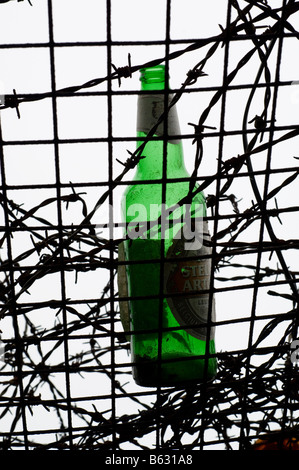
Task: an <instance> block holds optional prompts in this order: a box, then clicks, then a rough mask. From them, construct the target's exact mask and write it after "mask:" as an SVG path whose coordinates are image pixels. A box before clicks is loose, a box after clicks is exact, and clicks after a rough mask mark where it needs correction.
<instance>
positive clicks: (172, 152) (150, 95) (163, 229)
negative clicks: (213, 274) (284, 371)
mask: <svg viewBox="0 0 299 470" xmlns="http://www.w3.org/2000/svg"><path fill="white" fill-rule="evenodd" d="M140 80H141V90H143V91H144V92H145V93H144V94H140V95H139V96H138V111H137V146H138V148H140V146H141V145H142V144H144V142H145V141H146V144H145V146H144V148H143V149H142V157H143V158H141V159H140V160H139V163H138V166H137V170H136V174H135V177H134V180H133V181H136V184H131V185H130V186H128V187H127V189H126V191H125V193H124V196H123V200H122V213H123V219H124V221H125V222H126V237H127V240H126V241H125V242H124V245H123V247H122V249H123V259H124V260H125V261H126V263H127V264H126V282H127V285H126V289H125V290H126V292H127V294H128V295H129V297H130V301H129V304H127V308H128V311H129V316H130V318H129V323H127V326H128V325H129V326H130V329H131V332H132V333H131V334H130V338H131V355H132V363H133V365H132V367H133V377H134V379H135V381H136V383H137V384H139V385H142V386H153V387H154V386H157V385H158V384H159V385H161V386H171V385H175V384H178V383H185V382H188V381H190V380H192V381H202V380H209V379H211V378H213V377H214V376H215V375H216V368H217V363H216V358H215V356H207V355H206V354H207V353H209V354H214V353H215V345H214V327H211V325H209V326H208V327H207V326H201V325H204V324H205V325H207V322H208V312H209V311H211V314H210V315H209V318H212V320H214V319H215V318H214V316H215V307H214V300H213V299H212V300H211V301H210V294H209V292H207V290H208V289H209V287H210V286H209V279H210V269H211V258H210V257H209V255H210V253H211V249H210V248H209V247H207V246H206V245H205V244H203V243H200V237H197V238H196V233H197V232H196V230H195V229H194V227H195V225H196V227H201V229H200V230H201V232H202V231H203V238H204V239H206V238H208V231H207V222H205V221H203V223H202V224H201V221H202V219H203V220H204V217H205V215H206V206H205V198H204V195H203V193H198V194H197V195H196V197H194V198H193V199H192V201H189V202H187V203H184V204H182V203H181V204H178V203H179V201H182V199H183V198H184V197H186V195H187V194H188V191H189V180H190V175H189V174H188V172H187V171H186V168H185V165H184V158H183V148H182V142H181V140H180V139H179V135H180V128H179V122H178V116H177V111H176V107H175V106H171V107H170V110H169V112H168V113H167V119H166V121H165V120H164V119H163V120H162V122H161V123H160V124H159V125H158V126H157V123H158V119H159V118H160V116H161V115H162V113H163V112H164V103H165V96H167V95H168V92H165V67H164V66H162V65H159V66H156V67H149V68H145V69H142V70H141V76H140ZM168 99H169V100H171V95H170V94H169V96H168ZM165 122H167V124H168V127H167V144H166V145H165V143H164V142H165V139H166V138H165V135H166V134H165V128H166V125H165ZM154 126H156V129H155V133H154V135H153V136H152V137H151V138H150V139H149V140H147V139H148V133H149V132H150V131H151V130H152V129H153V128H154ZM172 136H173V137H172ZM138 139H139V140H138ZM145 139H146V140H145ZM165 158H166V162H165V161H164V159H165ZM163 161H164V163H163ZM165 176H166V177H167V179H166V182H165V183H163V181H165ZM163 177H164V178H163ZM172 180H173V181H172ZM163 184H164V187H163ZM195 220H196V221H197V222H198V223H197V222H196V224H194V221H195ZM200 230H198V233H199V232H200ZM192 237H193V238H192ZM122 285H123V283H122ZM201 291H203V292H201ZM122 292H124V289H122ZM209 305H210V306H209ZM120 306H121V312H124V310H125V303H122V302H120ZM209 309H210V310H209ZM204 355H206V356H205V357H204Z"/></svg>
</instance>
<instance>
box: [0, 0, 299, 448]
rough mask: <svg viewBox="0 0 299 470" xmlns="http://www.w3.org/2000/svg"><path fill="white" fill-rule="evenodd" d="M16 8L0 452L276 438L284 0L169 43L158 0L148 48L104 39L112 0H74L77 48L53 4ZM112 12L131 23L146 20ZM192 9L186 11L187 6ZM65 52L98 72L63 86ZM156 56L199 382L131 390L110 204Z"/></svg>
mask: <svg viewBox="0 0 299 470" xmlns="http://www.w3.org/2000/svg"><path fill="white" fill-rule="evenodd" d="M1 3H3V2H1ZM29 3H30V4H31V5H29V4H28V3H27V2H26V4H25V2H24V4H23V3H21V4H19V3H15V2H6V3H5V4H3V5H2V4H1V5H0V10H1V9H3V15H4V16H5V15H6V16H5V18H7V19H8V20H9V18H12V17H14V18H15V15H16V14H17V13H16V12H17V9H19V11H20V9H21V8H22V9H23V10H22V11H25V8H26V15H28V18H29V17H30V16H32V15H33V18H34V19H35V18H37V17H38V15H40V16H39V18H40V20H41V21H44V22H43V23H42V25H43V31H42V32H40V33H39V34H38V33H37V39H36V40H34V39H33V40H32V41H31V42H28V41H26V40H25V39H23V40H21V42H20V43H18V42H17V41H16V40H15V38H14V34H12V38H9V39H8V40H6V39H5V38H3V37H2V39H1V41H2V44H1V45H0V58H1V63H2V64H3V63H4V64H6V67H5V66H4V67H3V76H2V77H0V78H1V80H3V82H4V83H5V85H7V87H8V88H9V89H7V88H6V89H5V90H4V91H3V94H2V100H1V105H0V108H1V130H0V140H1V199H0V201H1V219H0V220H1V227H0V230H1V232H0V240H1V245H0V246H1V284H0V292H1V298H0V302H1V317H0V318H1V324H0V329H1V345H2V355H1V364H0V366H1V367H0V374H1V394H0V418H1V419H0V423H1V426H0V435H1V446H2V449H30V450H33V449H44V450H47V449H49V450H50V449H59V450H64V449H80V450H100V451H104V450H129V451H130V450H154V449H156V450H157V449H158V450H163V449H164V450H167V451H170V450H180V451H188V452H189V451H192V450H194V451H197V450H205V449H233V450H238V449H254V448H255V447H254V445H256V444H255V443H256V441H257V440H258V439H261V440H265V442H267V443H268V445H270V444H269V443H270V442H271V443H272V444H271V445H274V444H273V442H275V443H276V445H277V446H279V445H282V444H283V443H285V442H288V443H289V444H290V445H291V448H293V447H294V446H295V445H296V442H297V440H296V439H297V436H298V422H297V420H298V368H297V363H298V356H297V348H298V344H297V341H296V340H297V334H298V333H297V328H298V320H297V313H298V289H297V283H298V259H299V258H298V252H297V249H298V223H297V222H296V220H297V216H298V204H297V203H296V196H297V194H298V180H297V176H298V166H297V161H298V156H297V155H296V148H297V144H298V136H299V128H298V122H297V114H296V107H297V106H298V103H297V86H298V85H297V81H296V79H297V76H296V71H294V69H293V68H292V64H293V63H294V61H295V60H296V57H297V51H298V39H299V32H298V27H299V21H298V11H299V2H298V1H294V0H283V1H276V2H274V1H273V2H267V1H258V0H256V1H247V0H246V1H245V0H244V1H242V0H228V1H226V2H222V5H225V18H224V19H225V23H223V24H222V25H220V27H219V26H218V25H215V24H214V25H213V34H206V35H205V36H201V32H200V31H198V35H197V36H193V37H185V38H178V37H176V36H175V34H174V32H173V31H174V29H173V28H174V26H173V25H174V24H175V23H176V22H177V23H179V21H180V18H179V17H178V16H179V13H178V12H179V11H180V10H179V7H181V5H180V2H179V1H175V0H172V1H171V0H167V1H163V2H161V6H160V10H159V11H160V13H159V16H160V17H162V18H163V21H165V26H164V30H163V34H164V37H162V36H161V37H159V38H158V39H157V36H156V33H155V28H154V25H153V28H152V32H153V39H149V40H148V39H147V40H142V39H140V40H139V39H138V40H132V39H131V38H130V39H126V38H127V37H129V36H128V35H127V36H126V35H125V39H122V38H121V33H118V34H116V33H115V31H116V30H115V29H113V22H114V21H116V19H118V20H119V21H120V18H119V15H121V13H120V12H119V11H118V10H117V9H116V6H118V7H120V4H119V2H115V1H114V0H106V1H104V0H103V1H102V2H101V1H100V2H90V5H89V11H88V6H87V5H86V6H85V7H84V8H83V7H81V10H80V8H79V3H80V2H73V8H74V10H75V8H78V10H76V11H77V13H78V12H79V11H80V12H81V13H82V12H83V11H84V14H85V15H86V18H87V20H88V21H90V22H94V23H92V24H96V23H97V22H98V32H99V36H98V37H99V39H98V40H94V38H92V40H82V41H81V36H80V34H81V33H80V30H78V35H77V36H76V34H75V33H74V35H73V39H72V40H69V41H65V40H63V39H62V40H60V39H59V37H60V36H59V31H61V30H62V29H63V27H64V28H65V29H66V30H67V28H70V29H71V28H72V18H71V14H70V12H68V13H67V7H69V6H70V4H69V2H65V4H64V2H63V1H61V0H60V1H59V2H58V0H56V1H55V0H44V1H42V2H39V5H37V4H36V3H37V2H34V0H32V1H31V2H29ZM59 3H60V7H61V5H63V4H64V5H65V9H64V10H62V13H59ZM83 3H84V2H81V4H83ZM87 3H88V2H87ZM123 3H127V14H128V18H129V17H132V16H133V15H134V13H135V14H136V15H137V16H136V18H135V20H134V21H135V23H136V24H137V23H138V22H140V23H142V21H144V15H146V12H147V9H149V10H148V12H149V11H150V5H147V6H146V5H145V3H146V2H144V8H145V10H144V11H143V12H140V11H139V10H138V12H136V11H134V9H133V7H132V6H133V3H132V2H131V1H128V2H123ZM182 3H183V2H182ZM185 3H186V2H185ZM195 3H196V2H195ZM195 3H194V2H193V6H194V11H191V10H190V11H189V12H187V13H188V15H189V18H190V17H191V16H192V15H203V16H204V9H205V7H204V6H201V3H202V2H197V4H198V6H195ZM211 3H213V2H211ZM116 4H117V5H116ZM4 9H5V10H4ZM0 13H2V11H0ZM73 14H74V15H75V12H74V11H73ZM35 15H37V16H35ZM59 15H60V16H59ZM138 15H139V16H138ZM79 16H80V15H79V13H78V18H79ZM77 21H79V20H78V19H77ZM82 21H83V20H82ZM122 21H124V19H122ZM77 24H79V23H77ZM61 25H62V26H61ZM59 27H61V28H62V29H61V30H60V29H59ZM216 31H217V32H216ZM126 32H127V31H126ZM27 33H28V34H30V33H29V32H28V30H27ZM46 33H47V34H46ZM31 34H33V33H31ZM44 35H46V36H47V38H45V37H44ZM114 36H116V37H117V39H114ZM174 37H175V39H174ZM40 38H41V39H40ZM87 50H88V52H85V51H87ZM137 50H138V53H140V54H141V56H144V57H145V59H144V60H141V61H140V62H139V63H136V60H135V57H136V56H138V53H137ZM30 54H32V55H30ZM118 57H123V58H124V57H125V58H126V60H127V58H128V63H126V62H124V63H123V64H118V63H116V60H115V58H118ZM138 57H139V56H138ZM21 58H23V59H21ZM73 60H74V62H75V61H77V65H76V68H75V69H74V70H75V71H74V72H70V73H71V81H70V79H69V78H67V79H66V78H65V74H67V69H68V68H71V67H72V66H71V64H72V63H73V62H72V61H73ZM84 60H86V63H89V64H90V65H91V63H92V67H94V69H93V68H92V69H88V73H93V72H91V70H94V71H95V72H97V71H99V72H98V77H100V78H93V76H90V78H89V79H88V80H86V81H85V82H80V78H81V77H83V76H84V63H85V62H84ZM12 63H14V64H20V68H19V69H18V67H17V66H16V68H15V69H14V68H13V67H9V64H12ZM160 63H166V65H167V67H168V68H169V71H170V79H171V84H172V89H173V92H174V96H175V98H176V103H177V106H178V108H179V115H180V119H181V124H182V139H183V142H184V149H185V158H186V163H187V165H189V168H190V175H191V177H192V178H193V180H196V181H197V183H198V185H199V188H200V190H204V191H205V193H206V195H207V203H208V210H209V213H208V221H209V225H210V231H211V235H212V241H213V264H214V267H215V269H214V279H213V291H214V294H215V299H216V310H217V318H216V347H217V358H218V374H217V377H216V378H215V380H214V381H213V382H209V383H201V384H196V385H194V384H193V385H191V386H189V387H185V388H184V387H175V386H173V387H167V388H163V387H158V386H157V387H156V388H151V389H144V388H142V387H139V386H137V385H136V384H135V383H134V382H133V380H132V378H131V365H130V355H129V343H128V340H127V337H126V335H125V332H124V330H123V328H122V325H121V321H120V315H119V300H118V291H117V282H116V273H117V267H118V244H119V242H120V240H121V236H118V235H117V234H119V233H120V232H117V230H118V229H119V227H121V225H122V224H121V220H120V218H119V214H118V213H117V210H118V209H117V207H119V201H120V195H121V193H122V192H123V190H124V188H125V186H126V185H127V184H128V183H129V182H130V181H131V180H132V178H133V175H134V168H135V166H136V162H137V160H138V159H137V158H136V156H137V155H138V153H137V150H135V147H136V136H135V134H134V128H133V131H132V127H129V130H128V131H127V130H126V129H127V128H126V122H127V121H129V122H134V118H135V116H134V114H135V109H136V106H135V104H136V97H137V94H138V92H139V88H138V86H139V85H138V73H139V72H138V71H139V69H140V68H141V67H143V66H145V65H154V64H160ZM58 64H59V67H60V68H59V69H58ZM62 65H64V68H63V67H62ZM119 65H121V66H120V67H119ZM30 66H31V67H32V68H33V71H32V72H31V73H32V75H31V76H30V77H31V78H28V76H27V71H28V70H27V68H28V69H30ZM97 67H98V68H97ZM10 68H12V70H13V72H11V75H9V69H10ZM41 69H42V70H41ZM38 70H39V73H41V74H43V73H45V78H43V80H42V84H39V82H38V80H37V79H36V75H37V71H38ZM103 70H104V72H103ZM101 72H102V73H101ZM202 72H205V73H206V74H207V75H206V76H202ZM176 74H177V75H176ZM6 75H7V76H6ZM297 75H298V73H297ZM136 77H137V78H136ZM26 80H27V81H26ZM66 82H68V83H67V85H66ZM22 83H24V87H23V86H22ZM25 83H26V84H25ZM28 83H29V85H28ZM82 83H83V84H82ZM60 84H61V86H60ZM27 85H28V86H27ZM26 86H27V88H26ZM190 123H191V124H192V125H191V126H190V125H189V124H190ZM127 150H128V151H129V156H128V153H127ZM112 206H113V207H114V208H116V209H115V210H116V213H111V211H110V212H109V210H108V209H107V208H108V207H112ZM111 231H112V232H113V234H112V235H113V236H112V237H111V236H110V235H111ZM114 231H115V232H114ZM292 439H293V440H292Z"/></svg>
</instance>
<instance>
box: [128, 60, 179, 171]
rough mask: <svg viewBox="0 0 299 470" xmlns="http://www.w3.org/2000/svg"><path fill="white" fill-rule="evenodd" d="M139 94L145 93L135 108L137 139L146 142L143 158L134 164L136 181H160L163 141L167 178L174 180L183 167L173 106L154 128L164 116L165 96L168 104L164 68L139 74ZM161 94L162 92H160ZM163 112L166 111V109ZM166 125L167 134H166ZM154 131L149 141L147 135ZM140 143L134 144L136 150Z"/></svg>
mask: <svg viewBox="0 0 299 470" xmlns="http://www.w3.org/2000/svg"><path fill="white" fill-rule="evenodd" d="M140 81H141V91H145V92H146V93H144V94H142V93H141V94H140V95H139V96H138V104H137V137H142V138H143V139H146V140H147V139H149V141H148V142H147V143H146V145H145V147H144V148H143V151H142V155H144V156H145V158H143V159H141V160H140V162H139V163H138V168H137V172H138V177H140V178H154V177H155V178H161V177H162V173H163V171H162V169H163V156H164V155H165V145H164V140H165V138H167V146H166V155H167V176H172V175H173V176H175V175H174V173H177V172H178V171H180V170H181V169H182V167H183V166H184V162H183V151H182V143H181V139H180V138H179V136H180V126H179V120H178V115H177V110H176V106H175V105H174V106H171V108H170V109H169V111H168V113H167V115H166V113H165V115H164V118H163V119H162V121H161V122H160V123H159V125H158V126H157V123H158V121H159V119H160V118H161V116H162V115H163V113H164V109H165V93H167V95H168V103H169V104H170V102H171V99H172V95H171V93H169V94H168V87H167V88H166V86H165V68H164V67H163V66H160V65H159V66H157V67H150V68H147V69H142V70H141V77H140ZM163 91H164V92H163ZM166 111H167V109H166ZM166 123H167V134H166V132H165V131H166ZM154 128H155V131H154V134H153V136H152V135H151V137H154V138H153V139H151V138H149V136H148V134H149V133H151V132H152V131H153V129H154ZM143 143H144V140H140V141H138V142H137V146H138V147H139V146H140V145H142V144H143Z"/></svg>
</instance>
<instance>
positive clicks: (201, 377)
mask: <svg viewBox="0 0 299 470" xmlns="http://www.w3.org/2000/svg"><path fill="white" fill-rule="evenodd" d="M168 359H169V358H168ZM175 359H176V360H174V358H173V360H172V361H170V362H166V361H162V362H161V364H158V362H157V361H153V360H147V359H146V358H144V357H143V358H142V359H141V358H135V361H134V362H135V364H134V366H133V378H134V381H135V382H136V384H137V385H140V386H142V387H157V386H161V387H171V386H182V387H184V386H187V385H188V384H194V383H208V382H211V381H212V380H213V379H215V377H216V375H217V368H216V359H215V358H212V359H209V364H208V367H207V369H206V366H205V361H204V360H203V359H194V358H190V357H186V358H185V359H186V360H184V358H181V360H177V358H175Z"/></svg>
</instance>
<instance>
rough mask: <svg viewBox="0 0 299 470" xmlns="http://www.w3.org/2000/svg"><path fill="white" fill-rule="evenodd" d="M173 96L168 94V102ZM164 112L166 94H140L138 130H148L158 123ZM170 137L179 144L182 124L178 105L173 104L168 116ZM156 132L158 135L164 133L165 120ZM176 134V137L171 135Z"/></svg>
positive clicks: (146, 131) (145, 131)
mask: <svg viewBox="0 0 299 470" xmlns="http://www.w3.org/2000/svg"><path fill="white" fill-rule="evenodd" d="M171 100H172V96H171V95H169V96H168V103H169V104H170V102H171ZM163 112H164V95H163V93H161V94H150V95H140V96H139V97H138V111H137V132H144V133H145V134H148V132H149V131H150V130H151V129H152V128H153V127H154V126H155V125H156V124H157V121H158V119H159V118H160V117H161V115H162V114H163ZM167 122H168V137H169V139H170V142H171V143H174V144H177V143H179V142H180V140H179V139H178V136H179V135H180V133H181V131H180V125H179V120H178V115H177V111H176V107H175V106H172V107H171V108H170V109H169V112H168V117H167ZM155 134H156V135H157V136H163V135H164V120H163V121H162V122H161V124H159V126H158V127H157V129H156V131H155ZM172 135H173V136H176V139H171V136H172Z"/></svg>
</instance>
